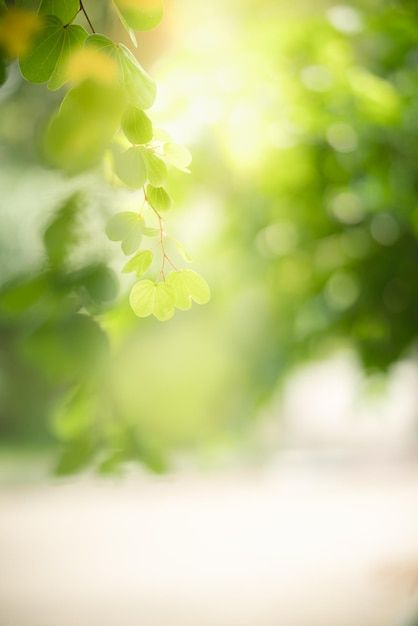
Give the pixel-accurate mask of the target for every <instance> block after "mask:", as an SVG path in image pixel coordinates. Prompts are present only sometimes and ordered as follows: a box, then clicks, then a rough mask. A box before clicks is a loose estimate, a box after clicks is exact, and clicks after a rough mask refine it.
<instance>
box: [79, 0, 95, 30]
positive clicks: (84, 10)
mask: <svg viewBox="0 0 418 626" xmlns="http://www.w3.org/2000/svg"><path fill="white" fill-rule="evenodd" d="M80 9H81V10H82V11H83V13H84V16H85V18H86V20H87V22H88V24H89V26H90V28H91V31H92V32H93V33H95V32H96V31H95V30H94V27H93V24H92V23H91V21H90V18H89V16H88V15H87V11H86V9H85V8H84V5H83V1H82V0H80Z"/></svg>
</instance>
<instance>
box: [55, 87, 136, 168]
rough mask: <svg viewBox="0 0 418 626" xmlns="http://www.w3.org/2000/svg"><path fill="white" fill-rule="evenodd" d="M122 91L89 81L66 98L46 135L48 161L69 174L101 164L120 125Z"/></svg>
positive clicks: (71, 91)
mask: <svg viewBox="0 0 418 626" xmlns="http://www.w3.org/2000/svg"><path fill="white" fill-rule="evenodd" d="M123 106H124V102H123V98H122V96H121V93H120V90H119V89H117V88H115V87H112V86H110V85H103V84H99V83H97V82H95V81H92V80H86V81H84V82H83V83H81V84H80V85H77V86H75V87H74V88H73V89H71V90H70V91H69V92H68V93H67V95H66V96H65V98H64V100H63V102H62V104H61V108H60V109H59V111H58V113H56V115H55V116H54V117H53V118H52V121H51V123H50V125H49V128H48V130H47V133H46V139H45V151H46V155H47V157H48V159H49V161H50V162H51V163H52V164H53V165H55V166H58V167H60V168H62V169H64V170H66V171H68V172H70V173H77V172H81V171H83V170H86V169H89V168H91V167H93V166H95V165H97V163H98V162H99V160H100V158H101V157H102V155H103V153H104V152H105V150H106V148H107V147H108V145H109V143H110V141H111V139H112V137H113V135H114V134H115V132H116V130H117V129H118V127H119V124H120V117H121V114H122V110H123Z"/></svg>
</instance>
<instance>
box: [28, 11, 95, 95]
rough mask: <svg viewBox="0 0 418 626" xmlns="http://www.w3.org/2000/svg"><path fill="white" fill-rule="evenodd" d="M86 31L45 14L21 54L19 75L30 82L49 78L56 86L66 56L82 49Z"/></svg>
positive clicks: (63, 71) (61, 79)
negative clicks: (41, 22)
mask: <svg viewBox="0 0 418 626" xmlns="http://www.w3.org/2000/svg"><path fill="white" fill-rule="evenodd" d="M86 38H87V32H86V31H85V30H84V28H82V27H81V26H76V25H71V26H66V27H65V26H64V25H63V23H62V22H61V20H60V19H59V18H58V17H55V16H53V15H47V16H46V17H45V20H44V26H43V28H42V30H41V31H39V33H38V34H37V35H36V37H35V39H34V41H33V43H32V46H31V48H30V50H29V51H28V52H27V53H26V54H25V55H24V56H22V57H21V58H20V60H19V65H20V70H21V72H22V75H23V76H24V78H26V80H28V81H30V82H32V83H46V82H47V81H50V82H49V85H48V86H49V88H50V89H58V88H59V87H61V86H62V85H63V84H64V83H65V81H66V71H67V64H68V59H69V57H70V55H71V54H72V53H74V52H75V51H76V50H79V49H81V47H82V45H83V43H84V41H85V40H86Z"/></svg>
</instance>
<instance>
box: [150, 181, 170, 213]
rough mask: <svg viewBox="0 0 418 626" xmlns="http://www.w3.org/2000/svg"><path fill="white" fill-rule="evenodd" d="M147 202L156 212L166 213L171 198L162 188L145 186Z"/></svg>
mask: <svg viewBox="0 0 418 626" xmlns="http://www.w3.org/2000/svg"><path fill="white" fill-rule="evenodd" d="M147 200H148V202H149V203H150V205H151V206H152V208H153V209H155V210H156V211H168V209H169V208H170V207H171V198H170V196H169V195H168V193H167V192H166V190H165V189H164V188H163V187H153V186H152V185H148V186H147Z"/></svg>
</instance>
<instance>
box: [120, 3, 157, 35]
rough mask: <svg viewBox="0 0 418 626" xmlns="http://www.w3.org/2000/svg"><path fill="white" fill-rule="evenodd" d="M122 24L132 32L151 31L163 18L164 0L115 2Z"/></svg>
mask: <svg viewBox="0 0 418 626" xmlns="http://www.w3.org/2000/svg"><path fill="white" fill-rule="evenodd" d="M113 4H114V6H115V8H116V10H117V13H118V15H119V17H120V18H121V21H122V24H123V25H124V26H125V28H128V29H132V30H151V29H152V28H155V27H156V26H158V24H159V23H160V22H161V19H162V17H163V3H162V0H113Z"/></svg>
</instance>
